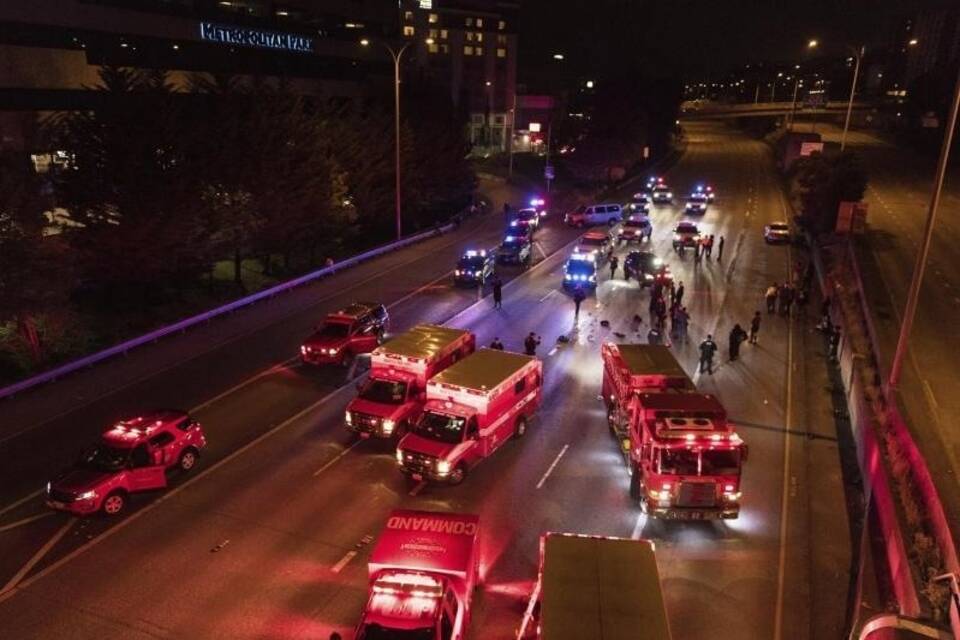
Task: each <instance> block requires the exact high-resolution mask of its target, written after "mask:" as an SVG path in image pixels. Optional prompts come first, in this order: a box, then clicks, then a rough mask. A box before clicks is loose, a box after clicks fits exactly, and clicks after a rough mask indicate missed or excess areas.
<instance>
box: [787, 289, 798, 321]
mask: <svg viewBox="0 0 960 640" xmlns="http://www.w3.org/2000/svg"><path fill="white" fill-rule="evenodd" d="M786 287H787V300H786V304H787V310H786V315H788V316H789V315H790V310H791V309H792V308H793V302H794V300H796V299H797V289H796V287H794V286H793V285H792V284H789V283H788V284H787V285H786Z"/></svg>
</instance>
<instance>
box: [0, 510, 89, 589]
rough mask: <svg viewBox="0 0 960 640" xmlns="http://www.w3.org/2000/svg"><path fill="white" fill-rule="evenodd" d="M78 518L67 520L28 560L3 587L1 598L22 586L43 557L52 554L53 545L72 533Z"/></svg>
mask: <svg viewBox="0 0 960 640" xmlns="http://www.w3.org/2000/svg"><path fill="white" fill-rule="evenodd" d="M76 522H77V519H76V518H70V519H69V520H67V522H66V524H64V525H63V526H62V527H60V530H59V531H57V532H56V533H55V534H53V537H51V538H50V539H49V540H47V542H46V543H45V544H44V545H43V546H42V547H40V549H38V550H37V552H36V553H35V554H33V557H32V558H30V559H29V560H27V563H26V564H25V565H23V566H22V567H20V570H19V571H17V572H16V573H15V574H14V575H13V577H12V578H10V579H9V580H8V581H7V584H5V585H3V589H0V598H3V597H6V595H7V594H8V593H13V591H14V590H15V589H16V588H17V585H18V584H20V581H21V580H23V577H24V576H25V575H27V574H28V573H29V572H30V570H31V569H33V568H34V567H35V566H36V564H37V563H38V562H40V561H41V560H43V557H44V556H45V555H47V553H49V552H50V549H52V548H53V545H55V544H57V543H58V542H60V538H62V537H63V536H65V535H66V534H67V531H70V528H71V527H73V525H74V524H76Z"/></svg>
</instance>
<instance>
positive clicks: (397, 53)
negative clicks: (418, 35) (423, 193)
mask: <svg viewBox="0 0 960 640" xmlns="http://www.w3.org/2000/svg"><path fill="white" fill-rule="evenodd" d="M411 42H412V41H409V42H406V43H404V45H403V46H402V47H400V48H399V49H394V48H393V47H391V46H390V45H389V44H387V43H386V42H381V43H380V44H382V45H383V48H384V49H386V50H387V51H389V52H390V57H392V58H393V117H394V136H395V139H394V147H395V149H394V150H395V167H394V175H395V179H396V193H395V196H394V197H395V201H396V211H397V240H399V239H400V238H402V237H403V217H402V207H401V199H400V59H401V58H402V57H403V52H404V51H406V50H407V47H409V46H410V44H411ZM360 44H362V45H363V46H365V47H368V46H370V40H368V39H367V38H364V39H362V40H361V41H360ZM427 44H432V43H431V42H430V41H428V42H427Z"/></svg>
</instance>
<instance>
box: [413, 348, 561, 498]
mask: <svg viewBox="0 0 960 640" xmlns="http://www.w3.org/2000/svg"><path fill="white" fill-rule="evenodd" d="M542 386H543V365H542V363H541V362H540V361H539V360H538V359H536V358H534V357H531V356H524V355H520V354H518V353H510V352H506V351H500V350H498V349H480V350H479V351H477V352H476V353H474V354H473V355H472V356H470V357H468V358H466V359H464V360H462V361H460V362H458V363H457V364H455V365H453V366H451V367H450V368H448V369H445V370H443V371H442V372H440V373H439V374H437V375H436V376H434V377H433V378H432V379H431V380H430V381H429V382H428V383H427V404H426V406H425V407H424V411H423V415H421V416H420V420H419V421H418V422H417V423H416V425H415V426H414V427H413V428H412V429H411V430H410V432H409V433H407V435H405V436H404V437H403V439H402V440H400V443H399V444H398V445H397V453H396V455H397V462H398V464H399V465H400V470H401V471H402V472H403V473H404V474H405V475H407V476H408V477H410V478H411V479H413V480H415V481H425V480H429V481H434V482H446V483H449V484H459V483H461V482H463V479H464V478H465V477H466V475H467V472H468V471H469V470H470V468H471V467H473V466H474V465H476V464H477V463H479V462H480V461H481V460H483V459H484V458H486V457H487V456H489V455H491V454H492V453H493V452H494V451H496V450H497V449H499V448H500V446H501V445H503V444H504V442H506V441H507V439H508V438H509V437H510V436H514V437H518V438H519V437H521V436H523V434H524V433H525V432H526V430H527V424H528V423H529V421H530V419H531V418H532V417H533V413H534V412H535V411H536V409H537V407H538V406H539V405H540V399H541V392H542Z"/></svg>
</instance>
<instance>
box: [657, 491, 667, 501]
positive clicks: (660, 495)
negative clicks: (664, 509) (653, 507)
mask: <svg viewBox="0 0 960 640" xmlns="http://www.w3.org/2000/svg"><path fill="white" fill-rule="evenodd" d="M657 499H658V500H660V502H670V492H669V491H667V490H666V489H663V490H661V491H657Z"/></svg>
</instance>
